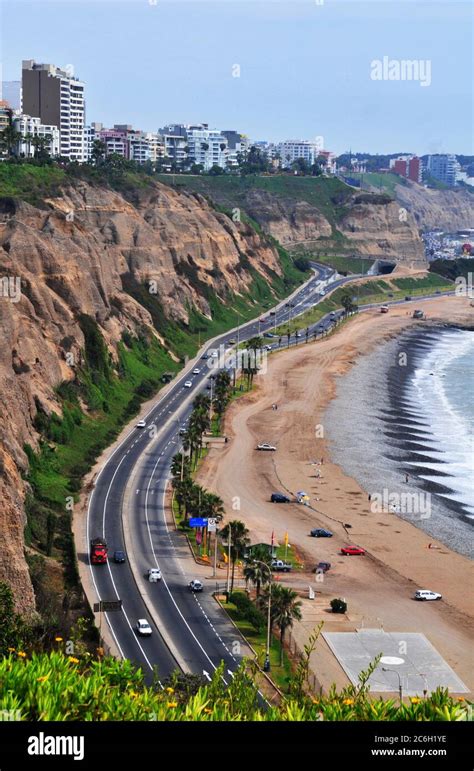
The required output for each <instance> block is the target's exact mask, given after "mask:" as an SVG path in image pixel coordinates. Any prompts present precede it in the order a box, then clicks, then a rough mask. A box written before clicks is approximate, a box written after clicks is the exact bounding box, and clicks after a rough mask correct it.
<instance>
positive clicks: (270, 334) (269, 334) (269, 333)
mask: <svg viewBox="0 0 474 771" xmlns="http://www.w3.org/2000/svg"><path fill="white" fill-rule="evenodd" d="M263 336H264V337H275V335H272V333H271V332H265V334H264V335H263Z"/></svg>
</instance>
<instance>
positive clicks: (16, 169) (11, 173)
mask: <svg viewBox="0 0 474 771" xmlns="http://www.w3.org/2000/svg"><path fill="white" fill-rule="evenodd" d="M66 181H67V175H66V172H65V171H63V170H62V169H59V168H57V167H54V166H33V165H32V164H26V163H25V164H13V163H5V162H4V163H0V197H18V198H21V199H23V200H24V201H28V203H32V204H37V203H39V202H40V201H41V200H42V199H43V198H44V197H45V196H46V197H48V196H56V195H59V194H60V187H61V185H63V184H64V183H65V182H66Z"/></svg>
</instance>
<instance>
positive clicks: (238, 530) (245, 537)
mask: <svg viewBox="0 0 474 771" xmlns="http://www.w3.org/2000/svg"><path fill="white" fill-rule="evenodd" d="M229 532H230V561H231V563H232V578H231V583H230V591H231V593H232V592H233V591H234V574H235V563H236V561H237V560H238V559H240V558H241V557H243V555H244V552H245V550H246V549H247V547H248V546H249V544H250V538H249V531H248V529H247V528H246V527H245V523H244V522H241V521H240V520H239V519H233V520H232V522H228V524H227V525H226V526H225V527H224V528H222V531H221V538H222V539H223V541H224V543H228V540H229Z"/></svg>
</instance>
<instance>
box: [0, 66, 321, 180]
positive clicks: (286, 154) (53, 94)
mask: <svg viewBox="0 0 474 771" xmlns="http://www.w3.org/2000/svg"><path fill="white" fill-rule="evenodd" d="M2 96H3V98H4V101H0V130H3V128H5V127H6V126H7V125H8V124H9V122H10V120H11V122H12V125H13V128H14V130H15V131H16V132H17V134H19V135H20V139H19V140H18V142H17V145H16V147H15V148H14V152H15V153H16V154H17V155H19V156H20V157H25V158H31V157H34V156H35V153H36V152H37V150H38V146H39V145H41V146H43V147H44V148H45V149H46V150H47V152H48V153H49V154H50V155H51V156H52V157H54V156H61V157H63V158H67V159H68V160H70V161H77V162H78V163H87V162H88V161H90V160H91V158H92V157H93V152H94V148H95V147H96V146H97V145H96V144H95V142H96V140H99V141H100V142H101V143H102V144H101V147H103V149H104V153H105V155H111V154H116V155H119V156H121V157H123V158H125V159H127V160H132V161H136V162H137V163H146V162H148V161H150V162H151V163H153V164H157V163H160V167H161V168H163V169H164V170H166V169H174V168H179V169H182V168H191V167H192V165H193V164H196V165H199V166H201V167H202V169H203V170H204V171H209V170H210V169H211V168H213V167H216V166H217V167H219V168H221V169H223V170H225V171H226V170H231V169H232V168H235V167H237V166H238V165H239V160H240V158H241V157H244V156H245V154H246V153H247V152H248V149H249V146H250V143H249V139H248V137H247V136H245V135H244V134H242V133H240V132H238V131H235V130H218V129H213V128H209V125H208V124H207V123H199V124H183V123H178V124H169V125H166V126H163V127H162V128H160V129H158V130H157V131H156V132H151V131H141V130H139V129H136V128H134V127H133V126H131V125H128V124H115V125H114V126H113V127H111V128H107V127H106V126H104V125H103V124H102V123H97V122H93V123H89V124H88V123H86V100H85V83H84V82H83V81H81V80H80V79H79V78H77V77H75V75H74V71H73V67H72V66H71V65H68V66H67V67H65V68H61V67H57V66H56V65H54V64H39V63H37V62H35V61H34V60H33V59H28V60H25V61H23V63H22V78H21V81H10V82H6V83H3V89H2ZM254 144H255V145H256V146H257V147H259V148H260V149H261V150H263V151H265V153H266V155H267V157H268V159H269V161H270V163H271V164H272V165H273V166H274V168H291V166H292V164H293V163H294V161H295V160H297V159H303V160H304V161H305V162H306V163H307V164H308V166H311V165H313V164H314V163H315V162H316V160H319V161H323V164H324V167H325V170H326V172H327V173H335V171H336V158H335V155H334V154H333V153H330V152H328V151H326V150H324V149H323V145H322V138H321V137H316V139H315V140H314V141H311V140H287V141H285V142H280V143H271V142H256V143H254Z"/></svg>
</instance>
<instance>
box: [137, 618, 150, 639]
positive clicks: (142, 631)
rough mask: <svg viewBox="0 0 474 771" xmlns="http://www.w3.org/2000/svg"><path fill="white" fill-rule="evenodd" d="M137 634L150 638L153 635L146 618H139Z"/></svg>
mask: <svg viewBox="0 0 474 771" xmlns="http://www.w3.org/2000/svg"><path fill="white" fill-rule="evenodd" d="M137 632H138V634H139V635H141V636H142V637H150V635H151V626H150V624H149V623H148V621H147V620H146V618H139V619H138V622H137Z"/></svg>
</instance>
